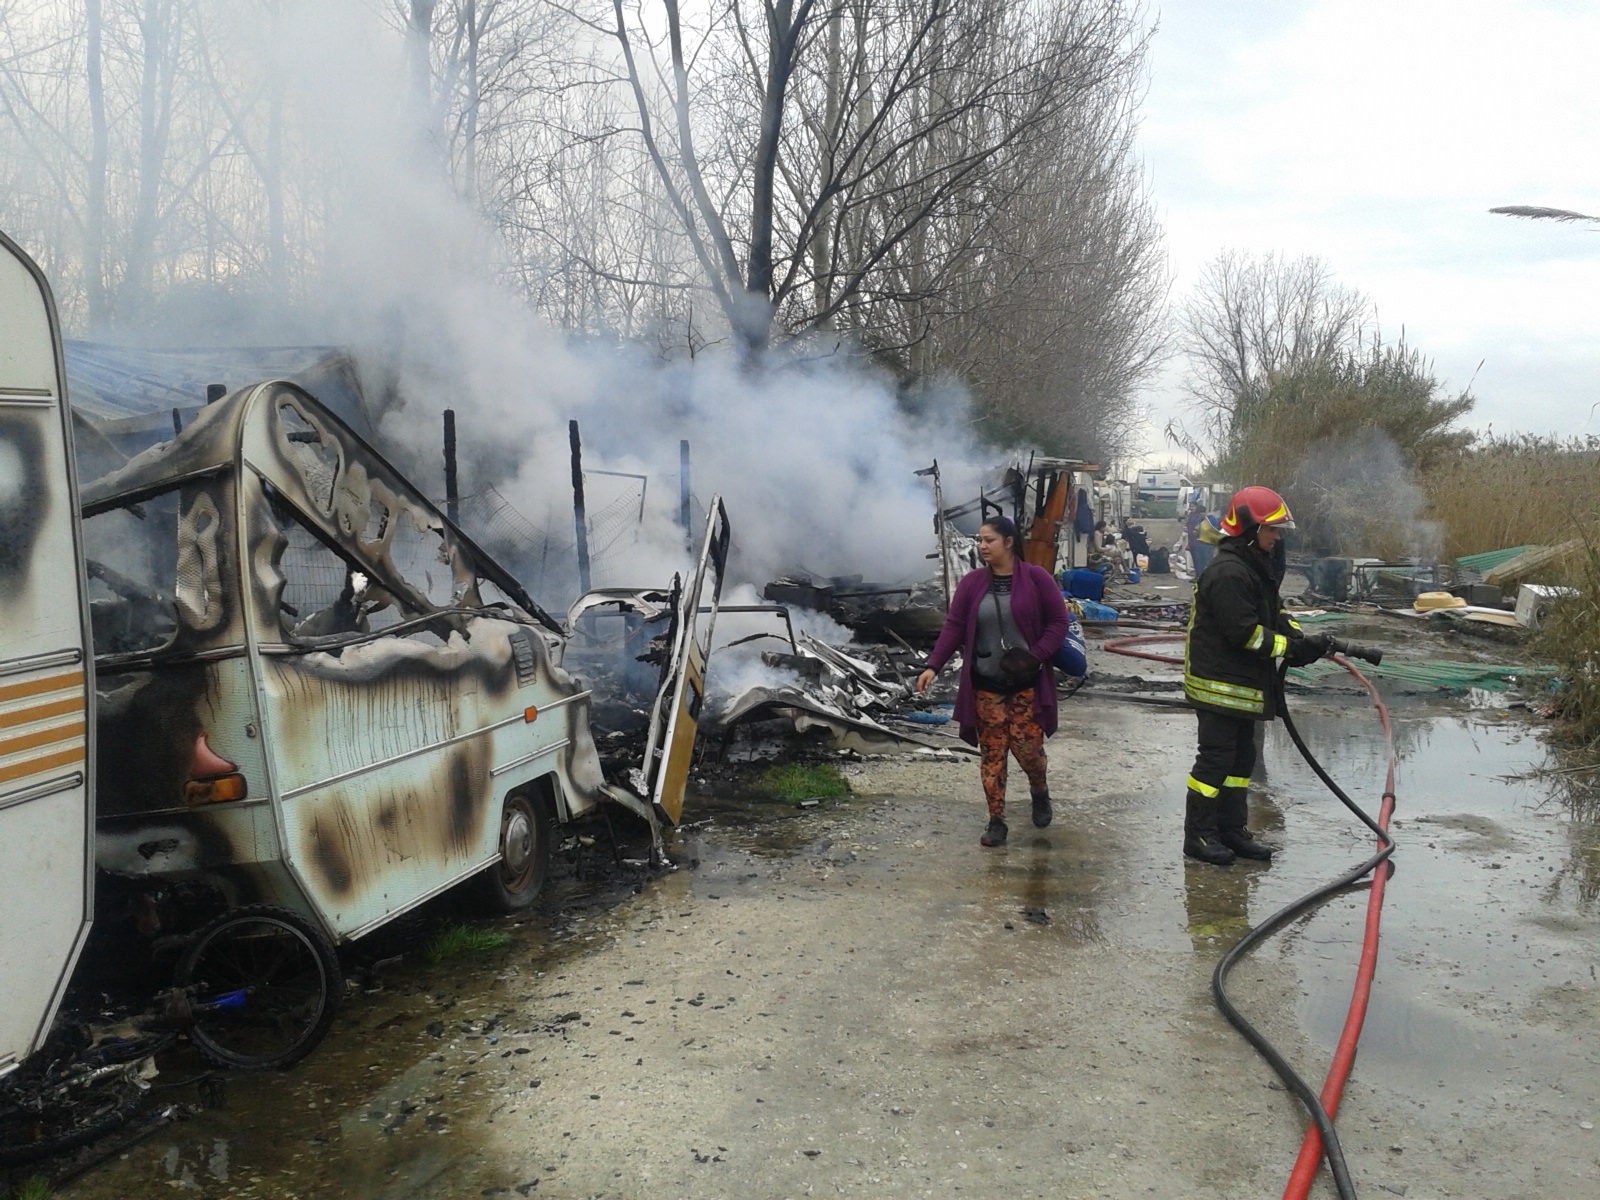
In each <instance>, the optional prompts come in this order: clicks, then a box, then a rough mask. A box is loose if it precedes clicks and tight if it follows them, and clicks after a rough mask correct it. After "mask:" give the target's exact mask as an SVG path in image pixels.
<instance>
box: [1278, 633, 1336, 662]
mask: <svg viewBox="0 0 1600 1200" xmlns="http://www.w3.org/2000/svg"><path fill="white" fill-rule="evenodd" d="M1327 652H1328V636H1327V634H1323V633H1306V634H1302V635H1301V636H1299V637H1296V638H1290V639H1289V652H1288V653H1287V654H1286V655H1284V659H1285V661H1287V662H1288V664H1289V665H1290V666H1291V667H1304V666H1308V665H1310V664H1311V663H1314V662H1316V661H1317V659H1319V658H1321V657H1322V656H1323V655H1324V654H1326V653H1327Z"/></svg>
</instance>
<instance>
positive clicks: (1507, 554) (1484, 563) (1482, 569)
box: [1456, 544, 1538, 576]
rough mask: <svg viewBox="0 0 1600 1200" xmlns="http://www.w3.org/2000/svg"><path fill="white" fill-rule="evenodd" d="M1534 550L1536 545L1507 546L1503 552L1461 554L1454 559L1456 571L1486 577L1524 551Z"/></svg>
mask: <svg viewBox="0 0 1600 1200" xmlns="http://www.w3.org/2000/svg"><path fill="white" fill-rule="evenodd" d="M1536 549H1538V546H1537V544H1533V545H1527V546H1507V547H1506V548H1505V549H1503V550H1485V551H1483V553H1481V554H1463V555H1462V556H1461V557H1460V558H1458V559H1456V570H1457V571H1475V572H1476V573H1477V574H1478V575H1479V576H1483V575H1487V574H1488V573H1489V572H1490V571H1492V570H1494V569H1495V568H1496V567H1498V566H1499V565H1500V564H1501V563H1508V562H1510V561H1511V560H1512V559H1513V558H1516V557H1517V555H1519V554H1521V553H1523V552H1524V551H1527V550H1536Z"/></svg>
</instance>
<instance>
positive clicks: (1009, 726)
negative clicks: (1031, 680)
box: [974, 688, 1050, 817]
mask: <svg viewBox="0 0 1600 1200" xmlns="http://www.w3.org/2000/svg"><path fill="white" fill-rule="evenodd" d="M974 696H975V698H976V700H977V705H978V753H979V759H978V771H979V774H980V775H981V776H982V777H983V798H984V799H985V800H986V801H988V804H989V815H990V816H991V817H1004V816H1005V815H1006V753H1007V751H1009V752H1010V753H1012V754H1015V755H1016V756H1017V762H1018V763H1019V764H1020V765H1021V767H1022V769H1023V771H1025V772H1026V773H1027V776H1028V787H1029V788H1030V789H1031V790H1032V792H1033V794H1034V795H1035V796H1042V795H1044V794H1045V793H1046V792H1047V791H1049V789H1050V785H1049V784H1048V782H1046V780H1045V775H1044V766H1045V758H1044V730H1042V729H1040V728H1039V722H1037V721H1035V720H1034V719H1033V689H1032V688H1029V689H1028V690H1027V691H1025V692H1013V693H1011V695H1009V696H1003V695H1000V694H999V693H997V692H984V691H979V692H975V693H974Z"/></svg>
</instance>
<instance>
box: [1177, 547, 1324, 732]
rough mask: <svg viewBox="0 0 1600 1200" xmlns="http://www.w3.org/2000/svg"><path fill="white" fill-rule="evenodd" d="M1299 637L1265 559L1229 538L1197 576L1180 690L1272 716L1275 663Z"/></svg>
mask: <svg viewBox="0 0 1600 1200" xmlns="http://www.w3.org/2000/svg"><path fill="white" fill-rule="evenodd" d="M1299 636H1300V626H1299V625H1298V624H1296V623H1295V622H1294V621H1293V620H1292V619H1290V617H1289V616H1288V614H1286V613H1285V612H1284V611H1283V602H1282V601H1281V600H1280V599H1279V598H1278V584H1277V582H1276V581H1275V580H1274V579H1273V578H1272V575H1271V574H1270V572H1269V570H1268V563H1267V559H1266V557H1265V556H1264V555H1263V554H1261V553H1260V552H1259V551H1258V550H1256V549H1254V548H1253V547H1251V546H1247V545H1245V543H1244V542H1243V540H1242V539H1239V538H1229V539H1227V540H1226V541H1224V542H1223V543H1222V545H1221V546H1219V547H1217V556H1216V558H1215V559H1214V560H1213V561H1212V563H1211V565H1210V566H1208V567H1207V568H1206V569H1205V570H1204V571H1203V572H1202V573H1201V575H1200V578H1199V579H1198V580H1196V581H1195V585H1194V603H1193V605H1192V606H1191V607H1190V610H1189V636H1188V639H1187V640H1186V642H1185V643H1184V650H1183V691H1184V694H1185V695H1186V696H1188V697H1189V700H1190V702H1191V703H1193V704H1194V705H1195V707H1197V708H1205V709H1209V710H1211V711H1212V712H1218V713H1224V714H1226V715H1228V716H1234V717H1252V718H1254V719H1256V720H1260V721H1270V720H1271V719H1272V718H1273V717H1274V716H1276V715H1277V713H1276V708H1275V705H1274V703H1273V695H1272V693H1273V688H1272V679H1273V674H1274V662H1273V660H1274V659H1276V658H1280V657H1282V656H1283V655H1284V654H1285V653H1287V652H1288V649H1289V640H1290V639H1291V638H1294V637H1299Z"/></svg>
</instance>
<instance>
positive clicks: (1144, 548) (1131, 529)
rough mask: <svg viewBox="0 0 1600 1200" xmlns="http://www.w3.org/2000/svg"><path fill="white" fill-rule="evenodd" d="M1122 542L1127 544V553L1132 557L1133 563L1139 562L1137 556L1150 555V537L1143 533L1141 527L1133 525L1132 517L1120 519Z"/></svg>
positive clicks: (1142, 527)
mask: <svg viewBox="0 0 1600 1200" xmlns="http://www.w3.org/2000/svg"><path fill="white" fill-rule="evenodd" d="M1122 540H1123V541H1125V542H1127V543H1128V553H1130V554H1132V555H1133V561H1134V562H1138V561H1139V555H1141V554H1143V555H1146V556H1148V555H1149V553H1150V535H1149V534H1147V533H1146V532H1145V531H1144V526H1143V525H1135V524H1134V523H1133V518H1132V517H1123V518H1122Z"/></svg>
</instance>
